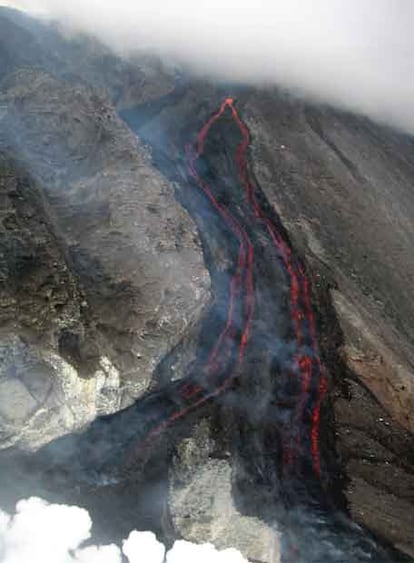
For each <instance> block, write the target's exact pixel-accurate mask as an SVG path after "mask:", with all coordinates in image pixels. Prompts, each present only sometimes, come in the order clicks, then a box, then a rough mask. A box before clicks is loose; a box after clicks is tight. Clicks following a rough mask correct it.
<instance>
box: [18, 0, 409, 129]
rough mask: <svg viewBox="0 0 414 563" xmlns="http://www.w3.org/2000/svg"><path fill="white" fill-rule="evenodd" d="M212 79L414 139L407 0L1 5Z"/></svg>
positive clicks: (39, 0)
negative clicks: (345, 113)
mask: <svg viewBox="0 0 414 563" xmlns="http://www.w3.org/2000/svg"><path fill="white" fill-rule="evenodd" d="M8 2H9V3H13V4H14V5H15V6H17V7H21V8H24V9H27V10H31V11H35V12H42V13H45V14H49V15H51V16H53V17H56V18H58V19H59V20H60V21H61V22H62V23H63V24H64V25H66V26H70V27H71V28H74V29H80V30H83V31H87V32H89V33H92V34H95V35H96V36H98V37H99V38H101V39H102V40H104V41H105V42H106V43H108V44H110V45H112V46H113V47H114V48H115V49H118V50H120V51H122V52H131V51H134V50H135V49H139V48H143V47H148V48H151V49H153V50H154V51H156V52H158V53H160V54H162V55H164V56H167V57H169V58H170V59H171V58H172V59H173V60H176V61H179V62H180V63H183V64H186V65H190V66H191V67H192V68H193V69H195V70H197V71H199V72H202V73H209V74H211V75H213V76H215V77H221V78H225V79H232V80H241V81H246V82H254V83H258V82H259V83H263V82H264V83H275V84H281V85H285V86H288V87H291V88H297V89H300V90H302V91H304V92H306V93H307V94H308V95H310V96H313V97H316V98H319V99H322V100H326V101H328V102H331V103H334V104H337V105H340V106H344V107H347V108H351V109H354V110H357V111H361V112H363V113H366V114H368V115H370V116H372V117H374V118H377V119H379V120H384V121H390V122H393V123H394V124H396V125H397V126H399V127H401V128H403V129H406V130H409V131H411V132H414V109H413V104H412V100H413V99H414V68H413V67H414V34H413V33H412V22H413V21H414V3H413V2H412V0H312V1H310V0H255V1H253V0H227V1H223V0H199V1H198V2H197V3H194V2H193V1H192V0H174V1H172V0H117V1H116V2H114V1H111V0H71V2H67V0H14V1H13V0H8Z"/></svg>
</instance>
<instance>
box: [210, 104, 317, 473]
mask: <svg viewBox="0 0 414 563" xmlns="http://www.w3.org/2000/svg"><path fill="white" fill-rule="evenodd" d="M224 106H227V107H228V108H229V109H230V110H231V112H232V116H233V119H234V121H235V122H236V123H237V126H238V128H239V130H240V133H241V135H242V140H241V142H240V143H239V145H238V147H237V152H236V161H237V165H238V170H239V175H240V178H241V181H242V183H243V185H244V188H245V192H246V196H247V200H248V202H249V203H250V205H251V206H252V208H253V211H254V216H255V217H256V218H257V219H258V220H260V221H262V222H264V224H265V226H266V229H267V231H268V233H269V235H270V238H271V240H272V241H273V244H274V246H275V247H276V250H277V252H278V254H279V256H280V257H281V259H282V261H283V264H284V266H285V268H286V271H287V273H288V275H289V278H290V312H291V313H290V314H291V318H292V323H293V327H294V332H295V337H296V344H297V349H298V354H297V355H296V358H295V367H296V368H297V369H299V372H300V374H301V381H302V400H301V401H300V405H299V412H298V417H301V416H302V414H303V410H304V408H305V403H306V397H307V395H308V393H309V390H310V384H311V378H312V365H313V362H316V369H317V373H318V376H319V379H320V380H319V384H318V395H317V401H316V404H315V406H314V408H313V412H312V424H311V452H312V464H313V468H314V471H315V473H316V474H317V475H318V476H320V473H321V466H320V450H319V425H320V407H321V402H322V399H323V397H324V395H325V393H326V388H327V381H326V378H325V376H324V375H323V374H322V366H321V362H320V358H319V354H318V346H317V338H316V324H315V316H314V313H313V310H312V306H311V300H310V291H309V281H308V279H307V277H306V275H305V273H304V271H303V268H302V266H301V265H300V263H298V261H297V260H295V259H294V258H293V257H292V252H291V249H290V247H289V246H288V244H287V243H286V242H285V241H284V240H283V239H282V237H281V236H280V234H279V233H278V232H277V230H276V227H275V225H274V224H273V222H272V221H271V220H270V219H269V218H268V217H267V216H266V214H265V212H264V210H263V209H262V208H261V206H260V204H259V203H258V201H257V198H256V196H255V191H254V187H253V185H252V183H251V182H250V179H249V174H248V168H247V160H246V151H247V148H248V146H249V144H250V135H249V131H248V129H247V127H246V125H245V124H244V122H243V121H242V119H241V118H240V116H239V114H238V112H237V110H236V108H235V106H234V100H233V99H232V98H226V100H225V101H224V102H223V104H222V106H221V110H220V111H221V112H222V111H223V110H224ZM304 321H307V326H308V332H309V333H310V347H311V349H312V356H310V355H309V354H303V353H301V348H302V346H303V345H305V344H306V342H305V341H304V335H303V333H304V330H303V329H302V327H303V323H304ZM292 455H293V453H292V451H291V450H290V448H289V447H288V451H287V452H286V455H285V456H284V457H285V460H286V461H289V460H291V459H292Z"/></svg>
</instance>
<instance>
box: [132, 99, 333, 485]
mask: <svg viewBox="0 0 414 563" xmlns="http://www.w3.org/2000/svg"><path fill="white" fill-rule="evenodd" d="M226 110H229V111H230V112H231V116H232V118H233V120H234V122H235V123H236V125H237V127H238V129H239V131H240V134H241V141H240V142H239V143H238V145H237V149H236V154H235V161H236V164H237V169H238V174H239V177H240V181H241V184H242V186H243V188H244V192H245V196H246V201H247V203H248V204H249V205H250V206H251V208H252V211H253V215H254V217H255V219H256V220H257V223H258V227H261V228H263V227H264V228H265V230H266V231H267V233H268V235H269V237H270V240H271V242H272V243H273V245H274V247H275V250H276V254H277V256H278V257H279V259H280V260H281V262H282V265H283V267H284V269H285V271H286V273H287V275H288V279H289V289H290V290H289V295H290V316H291V321H292V326H293V330H294V335H295V341H296V349H297V352H296V354H295V357H294V362H293V363H294V366H293V368H294V372H296V373H298V374H299V376H300V379H301V399H300V401H299V404H298V406H297V412H296V419H295V420H296V429H295V432H296V438H295V442H296V446H297V445H298V444H299V442H300V423H301V421H302V419H303V417H304V416H305V410H306V403H307V399H308V397H309V396H310V393H312V389H311V387H312V384H313V387H314V389H313V392H314V393H315V386H316V399H315V400H314V402H313V406H312V412H311V416H310V436H309V437H308V438H309V441H310V449H311V456H312V467H313V470H314V472H315V474H316V475H317V476H318V477H320V474H321V464H320V447H319V427H320V410H321V403H322V400H323V397H324V395H325V393H326V390H327V380H326V378H325V376H324V374H323V369H322V365H321V361H320V358H319V353H318V345H317V337H316V323H315V316H314V313H313V310H312V306H311V297H310V286H309V280H308V279H307V277H306V274H305V272H304V269H303V267H302V265H301V264H300V262H299V261H298V260H297V259H296V258H295V257H294V256H293V253H292V250H291V248H290V246H289V244H288V243H287V242H286V241H285V240H284V238H283V237H282V235H281V234H280V233H279V232H278V230H277V227H276V225H275V223H274V222H273V221H272V220H271V219H270V218H269V217H268V216H267V214H266V212H265V210H264V209H263V208H262V207H261V205H260V203H259V202H258V200H257V197H256V195H255V189H254V186H253V184H252V183H251V181H250V178H249V173H248V167H247V158H246V153H247V150H248V147H249V144H250V135H249V131H248V128H247V126H246V125H245V123H244V122H243V121H242V119H241V118H240V116H239V114H238V112H237V109H236V108H235V105H234V99H233V98H230V97H229V98H226V99H225V100H224V101H223V102H222V104H221V105H220V107H219V109H218V110H217V111H216V112H215V113H214V114H213V115H212V116H211V117H210V118H209V120H208V121H207V122H206V123H205V124H204V125H203V127H202V128H201V130H200V132H199V133H198V136H197V140H196V143H195V147H194V148H189V147H188V148H187V164H188V171H189V174H190V176H191V177H192V178H193V180H194V181H195V183H196V184H197V185H198V186H199V188H200V189H201V190H202V191H203V192H204V193H205V195H206V197H207V198H208V200H209V201H210V203H211V204H212V206H213V207H214V209H215V210H216V211H217V213H218V214H219V216H220V217H221V218H222V220H223V222H224V223H225V224H226V225H227V227H228V228H229V230H230V231H231V232H232V233H233V235H234V237H235V238H236V239H237V241H238V244H239V249H238V259H237V264H236V269H235V272H234V273H233V275H232V277H231V279H230V288H229V300H228V309H227V320H226V324H225V326H224V328H223V329H222V331H221V333H220V334H219V336H218V339H217V341H216V344H215V346H214V348H213V350H212V351H211V353H210V355H209V357H208V361H207V366H206V368H207V376H208V379H209V380H212V381H213V382H214V379H213V378H214V376H215V375H216V374H217V373H220V371H222V370H224V369H226V367H228V362H229V359H230V357H231V354H232V350H233V349H234V345H235V344H236V345H237V347H238V355H237V364H236V366H235V367H234V372H233V375H230V376H229V377H228V378H227V379H226V380H225V381H224V383H222V384H221V385H220V386H218V387H216V388H215V389H214V390H213V391H210V392H207V393H206V390H204V389H203V388H202V387H201V386H199V385H197V384H193V383H184V384H183V386H182V387H181V389H180V390H179V393H180V396H181V397H182V398H184V399H185V400H186V401H189V400H190V401H191V400H192V399H193V402H191V404H189V405H188V406H187V407H185V408H184V409H182V410H180V411H178V412H176V413H174V414H173V415H171V416H170V418H169V419H167V420H165V421H164V422H162V423H161V424H160V425H159V426H157V427H156V428H155V429H153V430H152V431H151V432H150V433H149V435H147V438H146V439H145V440H144V443H141V447H142V446H143V445H144V444H145V443H147V442H148V441H149V439H150V438H152V437H154V436H155V435H157V434H159V433H160V432H161V431H162V430H163V429H164V428H166V427H167V426H169V425H170V424H171V423H172V422H174V421H175V420H177V419H179V418H181V417H183V416H184V415H185V414H187V413H188V412H189V411H191V410H193V409H195V408H196V407H197V406H199V405H201V404H202V403H204V402H206V401H207V400H208V399H210V398H211V397H213V396H216V395H218V394H220V393H221V392H222V391H224V389H225V388H226V387H228V385H229V384H230V382H231V380H232V378H233V377H234V375H235V374H237V373H238V372H239V368H240V367H241V365H242V363H243V359H244V357H245V353H246V348H247V345H248V342H249V338H250V335H251V331H252V323H253V315H254V308H255V296H254V280H253V264H254V246H253V244H252V241H251V240H250V238H249V236H248V234H247V232H246V229H245V228H244V226H243V225H242V224H241V223H240V221H238V220H237V219H236V218H235V217H233V216H232V215H231V214H230V212H229V211H228V209H227V208H226V207H225V206H224V205H222V204H221V203H219V202H218V200H217V199H216V197H215V196H214V193H213V190H212V188H211V187H210V186H209V185H208V184H207V183H206V182H205V180H204V179H203V178H202V177H201V176H200V174H199V173H198V172H197V167H196V163H197V160H198V159H199V158H201V157H202V156H203V154H204V152H205V141H206V139H207V137H208V135H209V133H210V131H211V128H212V127H213V125H214V124H215V123H216V122H217V121H218V120H219V119H220V117H221V116H222V115H223V113H224V112H225V111H226ZM240 299H242V300H243V311H244V320H243V323H244V324H243V327H242V333H241V336H240V340H239V342H237V343H236V342H235V339H236V327H235V311H236V306H237V302H238V301H239V300H240ZM203 391H204V394H203V393H202V392H203ZM200 395H201V396H200ZM294 451H295V444H291V443H288V444H285V445H284V453H283V461H284V463H286V464H289V463H291V462H292V461H293V459H294V457H295V453H294Z"/></svg>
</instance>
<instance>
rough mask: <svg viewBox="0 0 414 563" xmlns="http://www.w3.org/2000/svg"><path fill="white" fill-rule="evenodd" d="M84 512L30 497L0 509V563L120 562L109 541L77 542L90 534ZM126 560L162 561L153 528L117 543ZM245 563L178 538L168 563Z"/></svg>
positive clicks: (230, 553) (234, 554)
mask: <svg viewBox="0 0 414 563" xmlns="http://www.w3.org/2000/svg"><path fill="white" fill-rule="evenodd" d="M91 526H92V521H91V518H90V516H89V514H88V512H87V511H86V510H85V509H83V508H79V507H78V506H66V505H62V504H49V503H48V502H46V501H44V500H42V499H39V498H36V497H32V498H29V499H25V500H21V501H19V502H18V503H17V505H16V513H15V514H14V515H13V516H10V515H9V514H7V513H6V512H4V511H2V510H0V563H121V561H122V556H121V549H120V548H119V547H118V546H116V545H114V544H111V545H104V546H88V547H84V548H82V547H81V544H82V543H83V542H84V541H85V540H87V539H88V538H89V537H90V535H91ZM122 552H123V554H124V555H125V556H126V557H127V558H128V561H129V563H163V561H164V556H165V547H164V546H163V545H162V543H160V542H159V541H158V540H157V538H156V537H155V534H153V533H152V532H137V531H133V532H131V533H130V534H129V536H128V538H127V539H126V540H124V541H123V542H122ZM194 561H197V563H247V561H246V560H245V559H244V558H243V557H242V556H241V554H240V553H239V552H238V551H236V550H235V549H232V548H230V549H226V550H223V551H218V550H216V549H215V548H214V546H213V545H211V544H203V545H196V544H192V543H190V542H186V541H177V542H175V544H174V545H173V547H172V549H171V550H170V551H169V552H168V554H167V563H194Z"/></svg>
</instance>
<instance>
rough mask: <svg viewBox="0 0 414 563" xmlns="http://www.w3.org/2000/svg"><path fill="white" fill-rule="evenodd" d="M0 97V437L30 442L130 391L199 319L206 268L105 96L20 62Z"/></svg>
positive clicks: (126, 398) (140, 387)
mask: <svg viewBox="0 0 414 563" xmlns="http://www.w3.org/2000/svg"><path fill="white" fill-rule="evenodd" d="M0 97H1V106H2V117H1V125H2V147H3V151H4V152H5V153H6V152H7V154H12V155H18V158H19V161H20V162H21V163H22V164H21V165H20V167H21V168H22V169H24V170H25V171H26V172H25V173H23V172H22V174H21V175H19V172H18V171H17V170H16V166H17V165H16V163H15V162H13V159H9V160H8V161H7V164H6V163H5V164H4V166H3V171H2V187H3V191H2V194H3V200H2V202H3V217H4V219H3V236H4V238H3V241H4V243H3V244H4V247H3V249H4V260H5V266H4V276H3V282H4V290H5V293H4V296H3V300H2V314H3V319H4V322H5V323H6V322H7V323H8V325H7V326H8V329H7V334H8V338H7V339H6V340H4V341H3V346H4V363H3V378H4V383H3V391H5V393H6V392H7V395H6V394H5V395H3V394H2V396H8V400H7V405H4V406H3V407H2V408H3V410H4V412H3V411H2V412H3V415H4V417H5V424H6V426H5V430H4V432H5V434H6V436H7V438H6V439H5V440H4V441H3V447H5V446H8V445H11V444H17V443H18V444H19V445H20V446H24V447H37V446H39V445H40V444H42V443H45V442H46V441H50V440H51V439H53V438H55V437H57V436H58V435H60V434H62V433H65V432H69V431H71V430H74V429H76V428H80V427H82V426H83V425H84V424H85V423H87V422H89V421H91V420H93V418H95V417H96V415H97V414H106V413H109V412H113V411H114V410H117V409H119V408H121V407H122V406H125V405H127V404H130V403H131V401H133V399H135V398H136V397H138V396H139V395H140V394H142V393H143V392H144V391H145V390H146V389H147V388H148V386H149V383H150V381H151V379H152V377H153V376H154V373H155V369H156V367H157V365H158V363H159V361H160V360H161V359H162V358H163V357H164V356H165V355H166V354H168V352H169V351H170V350H171V349H172V348H173V347H174V346H175V345H177V344H178V343H179V342H180V340H181V339H182V338H183V337H184V335H186V334H187V333H188V332H189V330H190V329H191V327H192V326H193V325H195V324H196V323H197V321H198V319H199V318H200V316H201V314H202V312H203V310H204V308H205V306H206V304H207V303H208V300H209V276H208V273H207V271H206V268H205V266H204V262H203V258H202V254H201V247H200V243H199V241H198V237H197V232H196V230H195V227H194V225H193V223H192V220H191V218H190V217H189V215H188V214H187V213H186V211H185V210H183V209H182V207H181V206H180V205H179V204H178V203H177V202H176V201H175V199H174V192H173V188H172V187H171V186H170V185H169V184H168V183H167V182H166V181H165V180H164V179H163V178H162V176H161V175H160V174H159V173H158V172H157V171H155V170H154V169H153V168H152V166H151V163H150V159H149V156H148V153H147V151H146V149H145V147H143V146H141V145H140V144H139V142H138V141H137V140H136V138H135V137H134V136H133V135H132V133H131V132H130V131H129V130H128V129H127V128H126V126H125V125H124V124H123V123H122V122H121V121H120V119H119V118H118V117H117V115H116V112H115V110H114V107H113V106H112V105H111V103H110V101H108V100H105V99H104V98H102V97H100V96H99V95H97V93H96V92H95V91H93V90H92V89H89V88H87V87H85V86H81V85H75V86H74V85H71V84H69V83H65V82H61V81H58V80H56V79H55V78H53V77H51V76H50V75H48V74H47V73H45V72H43V71H38V70H31V69H21V70H19V71H16V73H15V74H13V75H12V76H9V80H8V81H7V86H5V87H4V88H3V90H2V93H1V94H0ZM14 160H15V159H14ZM30 176H31V177H32V178H34V177H35V178H36V182H33V181H32V180H30ZM10 326H12V333H10V330H9V327H10ZM23 350H24V351H25V352H24V353H23ZM16 378H17V379H16ZM28 379H30V380H35V381H34V383H33V385H34V386H36V387H39V389H36V392H35V393H34V395H33V392H32V390H31V389H30V385H29V387H27V385H26V383H27V380H28ZM38 379H39V381H37V380H38ZM12 397H14V399H13V398H12ZM12 405H14V407H13V408H12ZM18 405H20V407H18ZM16 411H18V412H17V413H16ZM13 413H15V414H13Z"/></svg>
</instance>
